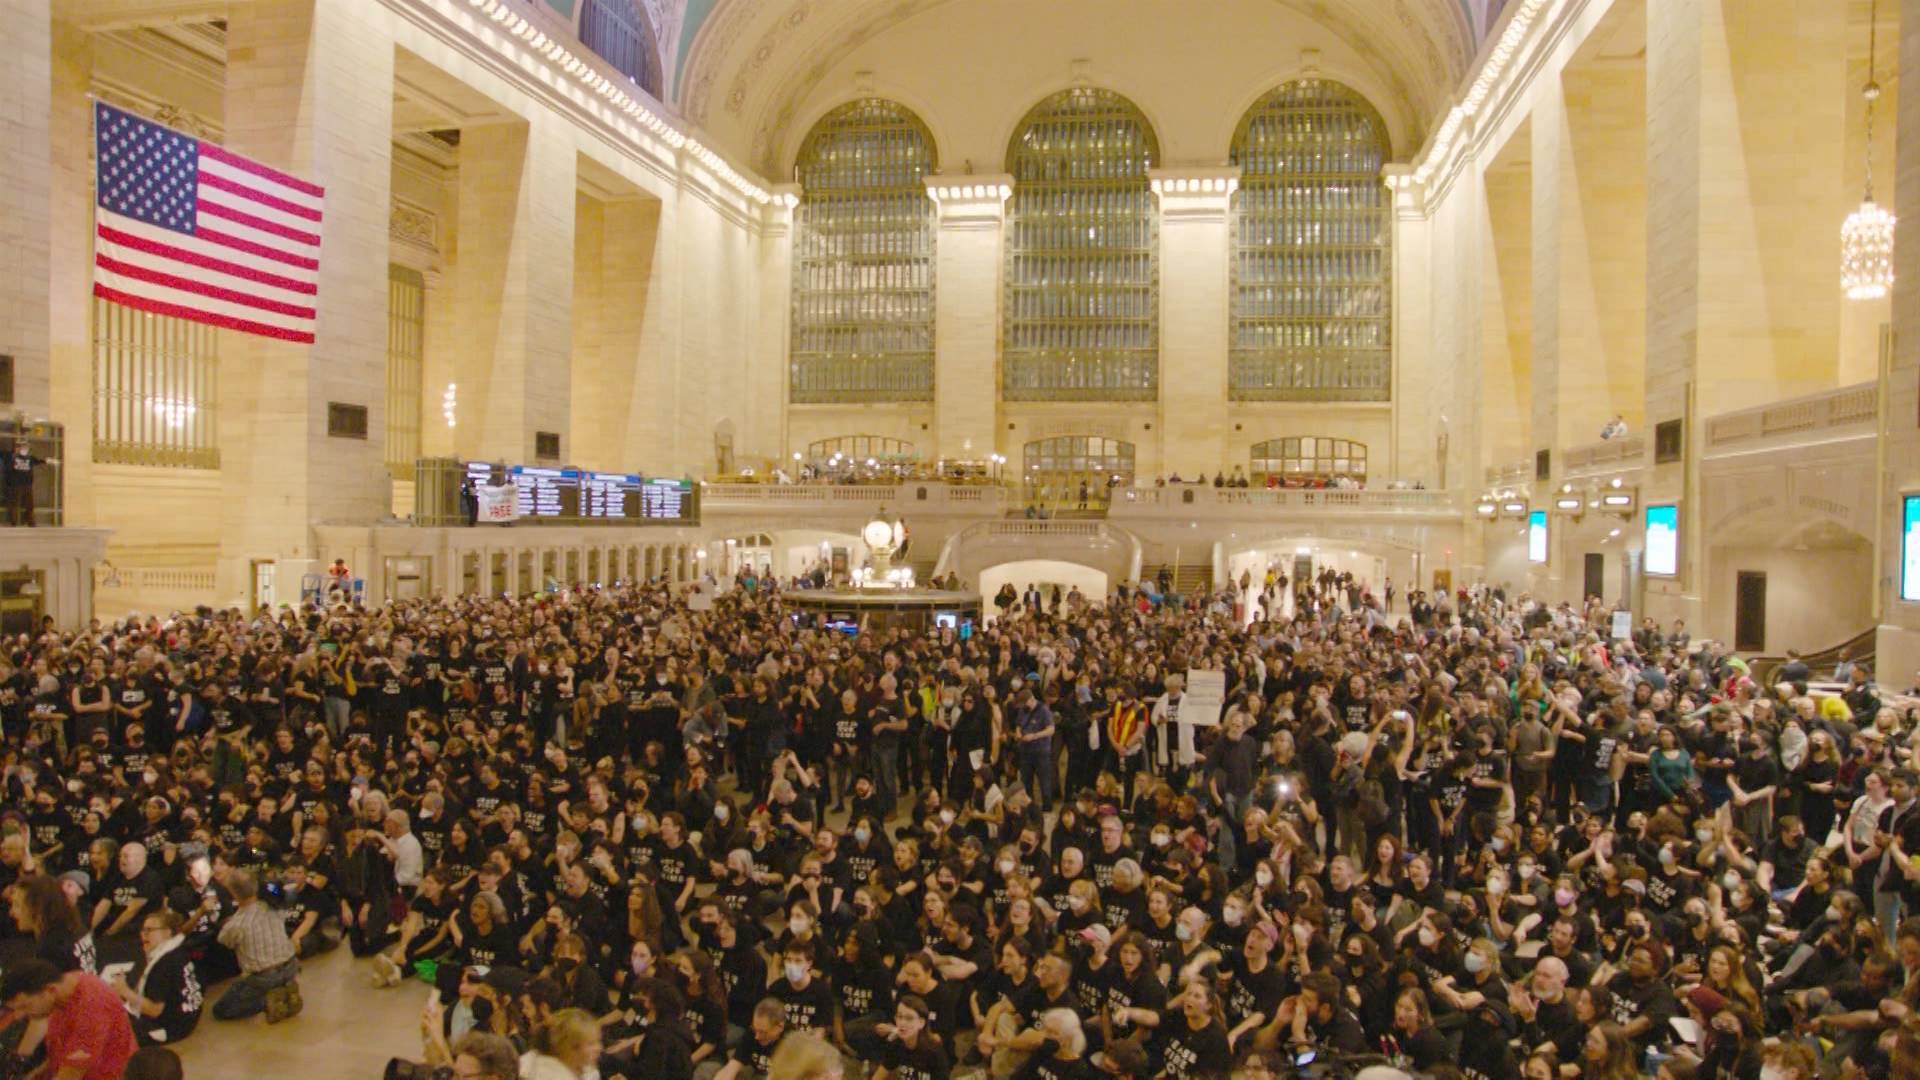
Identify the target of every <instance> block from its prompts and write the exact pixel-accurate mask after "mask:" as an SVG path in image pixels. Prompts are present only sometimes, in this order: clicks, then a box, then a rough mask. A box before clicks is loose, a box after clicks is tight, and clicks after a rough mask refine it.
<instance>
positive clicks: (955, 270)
mask: <svg viewBox="0 0 1920 1080" xmlns="http://www.w3.org/2000/svg"><path fill="white" fill-rule="evenodd" d="M927 194H928V195H930V196H932V198H933V202H934V205H935V206H936V207H938V209H939V214H940V233H939V236H938V238H937V239H936V240H935V241H934V259H935V270H934V280H935V281H937V282H939V287H938V288H937V289H935V290H934V304H933V318H934V329H933V342H934V353H933V395H934V403H933V416H934V424H933V426H934V445H935V447H936V448H937V450H936V454H935V456H936V457H939V458H942V459H946V460H963V461H964V460H971V461H982V460H985V459H986V458H987V456H988V455H989V454H991V453H993V452H995V451H996V450H998V449H1000V447H999V442H998V438H997V429H998V428H999V411H998V406H997V403H998V402H999V399H1000V379H999V371H1000V365H999V363H998V360H999V341H1000V315H1001V304H1000V278H1001V270H1002V268H1001V256H1002V253H1003V252H1004V250H1005V245H1004V243H1003V240H1002V238H1003V234H1004V227H1005V224H1006V207H1007V198H1008V197H1009V196H1011V195H1012V194H1013V177H1011V176H929V177H927ZM1007 452H1008V453H1011V451H1007Z"/></svg>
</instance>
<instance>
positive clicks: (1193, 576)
mask: <svg viewBox="0 0 1920 1080" xmlns="http://www.w3.org/2000/svg"><path fill="white" fill-rule="evenodd" d="M1162 569H1164V570H1166V571H1167V572H1168V573H1170V574H1172V575H1173V591H1174V592H1176V593H1179V594H1180V595H1181V596H1205V595H1206V594H1208V593H1210V592H1212V591H1213V566H1212V565H1211V564H1208V563H1188V562H1183V563H1181V564H1180V565H1179V566H1174V565H1173V564H1172V563H1160V564H1158V565H1154V566H1143V567H1141V568H1140V581H1141V583H1142V584H1148V585H1153V586H1154V587H1155V588H1158V587H1159V581H1160V571H1161V570H1162Z"/></svg>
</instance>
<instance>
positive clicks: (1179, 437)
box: [1151, 168, 1240, 473]
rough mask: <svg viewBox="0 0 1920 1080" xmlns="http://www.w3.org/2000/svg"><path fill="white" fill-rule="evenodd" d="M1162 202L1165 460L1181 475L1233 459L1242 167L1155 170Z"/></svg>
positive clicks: (1215, 467) (1155, 187) (1156, 191)
mask: <svg viewBox="0 0 1920 1080" xmlns="http://www.w3.org/2000/svg"><path fill="white" fill-rule="evenodd" d="M1151 176H1152V182H1153V193H1154V194H1155V195H1157V196H1158V197H1159V201H1160V431H1161V440H1160V442H1161V447H1162V450H1161V461H1162V462H1164V463H1165V465H1166V467H1167V468H1169V469H1172V470H1176V471H1179V472H1181V473H1191V472H1193V471H1199V472H1205V471H1207V470H1209V469H1211V470H1218V469H1219V468H1220V466H1221V464H1222V463H1223V462H1225V461H1226V460H1227V453H1226V441H1225V438H1224V436H1225V433H1226V425H1225V424H1223V423H1222V420H1223V418H1224V417H1225V416H1226V414H1227V345H1228V341H1227V333H1228V328H1227V323H1228V316H1229V312H1230V303H1229V298H1228V290H1229V288H1230V274H1229V272H1228V271H1229V268H1228V265H1227V264H1228V261H1229V258H1230V250H1231V236H1230V235H1229V232H1228V224H1227V222H1228V217H1229V211H1230V210H1231V209H1232V206H1233V192H1234V190H1235V189H1236V188H1238V187H1239V186H1240V170H1239V169H1238V168H1223V169H1155V170H1153V171H1152V173H1151Z"/></svg>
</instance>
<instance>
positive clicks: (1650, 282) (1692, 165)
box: [1641, 0, 1859, 625]
mask: <svg viewBox="0 0 1920 1080" xmlns="http://www.w3.org/2000/svg"><path fill="white" fill-rule="evenodd" d="M1848 11H1849V8H1848V5H1845V4H1802V3H1799V2H1798V0H1746V2H1744V3H1741V4H1738V5H1724V4H1721V3H1718V2H1709V0H1680V2H1675V3H1661V4H1649V5H1647V90H1646V102H1647V185H1646V186H1647V207H1646V223H1647V260H1646V266H1647V273H1646V296H1647V334H1646V417H1645V423H1646V425H1647V426H1648V427H1649V428H1651V427H1652V426H1654V425H1657V424H1659V423H1661V422H1663V421H1668V420H1684V421H1685V431H1686V445H1685V449H1686V454H1685V460H1684V461H1683V462H1679V463H1674V464H1668V465H1657V466H1654V468H1653V472H1652V476H1651V478H1650V480H1649V482H1647V483H1645V484H1643V486H1642V488H1641V501H1642V504H1643V505H1644V504H1646V503H1651V502H1667V501H1674V502H1677V503H1678V504H1679V506H1680V534H1681V566H1680V576H1679V577H1678V578H1677V579H1675V580H1674V581H1673V582H1660V583H1649V585H1648V592H1647V608H1648V614H1651V615H1654V616H1655V617H1657V618H1661V619H1670V618H1673V617H1675V616H1681V617H1686V618H1688V619H1689V620H1690V621H1692V622H1694V623H1695V624H1696V625H1698V624H1699V622H1700V616H1701V614H1702V607H1701V596H1702V595H1703V593H1704V591H1705V589H1706V588H1707V582H1706V574H1707V566H1706V559H1705V555H1706V551H1707V537H1706V535H1705V533H1706V527H1705V526H1706V523H1705V520H1704V517H1703V515H1702V514H1701V512H1700V511H1701V505H1700V503H1701V500H1700V498H1699V492H1700V478H1699V468H1698V465H1699V447H1700V444H1701V441H1702V439H1703V438H1704V437H1705V420H1706V417H1708V416H1711V415H1713V414H1715V413H1720V412H1727V411H1731V410H1735V409H1741V408H1745V407H1748V406H1752V405H1758V404H1762V403H1764V402H1767V401H1772V400H1777V399H1780V398H1784V397H1792V396H1795V395H1798V394H1805V393H1811V392H1814V391H1818V390H1825V389H1830V388H1832V387H1833V386H1834V385H1835V381H1836V379H1837V376H1838V372H1839V347H1840V305H1841V303H1842V299H1841V293H1840V284H1839V276H1838V275H1839V270H1838V267H1839V265H1840V240H1839V223H1840V221H1841V220H1842V218H1843V217H1844V216H1845V215H1846V213H1847V212H1848V211H1849V210H1851V209H1852V208H1853V207H1854V206H1855V205H1857V204H1858V200H1859V193H1858V192H1857V191H1853V190H1850V189H1849V188H1848V187H1847V186H1846V184H1845V183H1844V173H1845V149H1846V130H1845V129H1846V117H1847V105H1848V101H1849V97H1850V96H1851V95H1854V94H1856V93H1857V90H1856V88H1853V87H1850V86H1849V85H1848V80H1847V64H1846V29H1847V18H1848Z"/></svg>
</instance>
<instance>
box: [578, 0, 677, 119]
mask: <svg viewBox="0 0 1920 1080" xmlns="http://www.w3.org/2000/svg"><path fill="white" fill-rule="evenodd" d="M580 44H582V45H585V46H586V47H587V48H589V49H591V50H593V52H595V53H596V54H598V55H599V56H600V58H601V59H603V60H605V61H606V62H607V63H609V64H612V65H613V66H614V68H615V69H617V70H618V71H619V72H620V73H621V74H623V75H625V76H626V77H627V78H629V79H632V80H633V81H634V82H636V83H638V84H640V88H641V89H642V90H645V91H646V92H647V93H649V94H652V95H653V96H654V98H655V99H658V98H659V97H660V50H659V48H658V47H657V46H656V45H655V43H654V34H653V25H652V24H651V23H649V22H648V21H647V17H646V16H645V15H643V14H641V12H640V8H639V5H638V4H636V3H634V0H582V3H581V7H580Z"/></svg>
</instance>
